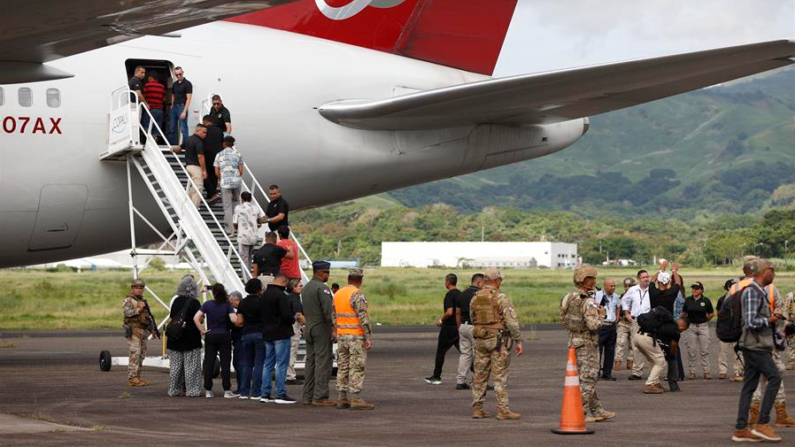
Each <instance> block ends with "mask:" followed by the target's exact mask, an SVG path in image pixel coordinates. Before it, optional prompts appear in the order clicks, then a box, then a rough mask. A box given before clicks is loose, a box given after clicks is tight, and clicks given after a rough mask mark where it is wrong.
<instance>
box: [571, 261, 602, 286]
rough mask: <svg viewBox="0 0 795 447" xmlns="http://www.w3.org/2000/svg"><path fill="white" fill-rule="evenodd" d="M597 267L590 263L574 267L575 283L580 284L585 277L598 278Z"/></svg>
mask: <svg viewBox="0 0 795 447" xmlns="http://www.w3.org/2000/svg"><path fill="white" fill-rule="evenodd" d="M596 275H597V273H596V269H595V268H593V266H591V265H590V264H581V265H578V266H577V267H575V268H574V285H577V286H579V285H580V284H582V282H583V281H585V278H588V277H591V278H596Z"/></svg>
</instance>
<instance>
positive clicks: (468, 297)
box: [455, 286, 480, 324]
mask: <svg viewBox="0 0 795 447" xmlns="http://www.w3.org/2000/svg"><path fill="white" fill-rule="evenodd" d="M478 290H480V289H478V288H477V287H475V286H469V287H468V288H467V289H466V290H464V291H463V292H461V295H459V296H458V299H457V300H456V302H455V307H457V308H459V309H461V323H462V324H463V323H469V324H472V317H471V316H470V315H469V303H470V302H471V301H472V298H473V297H474V296H475V294H476V293H478Z"/></svg>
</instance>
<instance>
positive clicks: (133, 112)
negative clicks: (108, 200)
mask: <svg viewBox="0 0 795 447" xmlns="http://www.w3.org/2000/svg"><path fill="white" fill-rule="evenodd" d="M117 93H122V94H127V95H128V96H127V97H128V98H132V96H129V95H130V94H132V93H133V92H132V91H131V90H130V89H129V87H128V86H124V87H120V88H119V89H116V90H114V91H113V92H112V95H115V94H117ZM119 97H121V95H119ZM117 103H118V104H120V102H117ZM130 104H134V105H135V107H134V108H133V107H131V108H130V118H131V119H133V120H134V121H135V122H136V126H135V128H138V129H141V130H143V131H145V135H146V136H147V139H146V143H145V146H144V148H146V146H148V145H151V146H153V147H152V150H151V153H153V154H156V155H154V157H156V158H162V160H163V161H164V162H165V163H166V164H168V159H167V158H166V156H165V155H164V154H163V152H162V150H161V148H160V146H158V145H157V144H156V143H155V142H154V141H155V138H154V137H153V135H152V132H151V131H152V125H153V124H154V126H155V128H156V129H157V132H158V134H159V135H160V136H161V137H162V138H163V141H165V142H166V144H168V143H169V141H168V138H166V136H165V135H164V134H163V130H162V129H161V128H160V126H159V125H157V123H155V122H154V117H153V116H152V114H151V112H150V111H149V107H147V105H146V104H143V103H140V102H139V101H138V97H137V95H136V96H135V97H134V101H130ZM112 106H113V100H112V99H111V107H112ZM139 109H140V110H142V113H146V114H147V115H148V116H149V126H148V128H144V126H143V125H142V124H141V122H140V120H138V110H139ZM131 127H133V126H131ZM168 147H169V148H171V145H170V144H168ZM169 154H170V155H171V156H173V157H174V159H175V160H176V162H177V164H178V166H179V169H180V170H181V171H182V172H183V173H184V174H185V175H186V176H187V179H188V187H189V188H193V189H194V190H195V191H196V192H197V193H198V196H199V199H200V200H201V203H202V204H203V205H204V206H205V207H206V208H207V209H208V210H209V211H210V217H211V218H212V220H213V222H214V223H215V225H216V226H217V227H218V228H221V230H222V231H221V234H222V236H223V238H224V239H226V241H227V242H228V243H229V246H230V248H231V250H232V253H233V254H234V256H236V257H237V259H238V260H239V261H240V265H241V271H242V272H244V273H243V278H244V279H243V281H242V282H241V279H240V277H238V276H237V272H236V271H234V269H232V272H231V273H232V275H231V276H232V277H234V278H236V279H237V281H233V282H234V284H225V286H227V287H231V288H234V289H237V290H238V291H239V292H241V293H243V292H244V287H243V283H244V282H245V281H248V280H249V279H251V272H249V271H248V269H246V268H245V266H246V263H244V262H243V258H242V257H241V256H240V253H239V252H238V250H237V248H235V244H234V243H233V242H232V241H231V239H229V236H228V235H227V234H226V231H225V230H224V227H223V226H222V225H221V223H220V222H218V219H216V217H215V213H213V212H212V208H210V206H209V204H208V203H207V201H206V200H205V199H204V197H203V196H202V194H201V193H200V192H201V190H200V189H199V188H198V186H197V185H196V183H194V182H193V179H192V178H191V176H190V174H189V173H188V170H187V169H186V167H185V165H183V164H182V161H181V160H180V159H179V157H178V156H177V154H175V153H173V152H171V151H169ZM154 168H155V167H154V166H150V170H154ZM172 173H173V172H172ZM180 183H181V182H180ZM161 187H163V186H162V185H161ZM179 201H180V202H181V203H179V204H176V203H174V204H173V205H174V206H173V208H174V211H175V212H178V213H180V212H181V211H182V210H186V209H188V210H191V211H188V212H187V213H188V215H190V217H191V218H192V219H193V220H196V221H198V222H201V224H202V225H205V227H206V222H204V219H202V217H201V214H199V210H198V209H197V208H196V207H195V206H194V205H193V202H192V201H191V200H190V198H189V197H188V194H187V193H184V194H182V195H181V197H180V199H179ZM186 204H190V206H186ZM207 230H208V231H209V228H207ZM210 236H211V238H210V239H211V240H212V242H213V243H214V244H215V245H216V247H218V251H219V252H221V253H222V254H223V250H221V247H220V245H218V242H217V241H216V240H215V238H214V237H213V236H212V233H210ZM205 261H207V262H208V265H209V266H210V268H211V269H212V266H213V264H216V263H215V262H212V263H211V262H209V259H206V258H205ZM225 264H226V265H225V267H224V269H223V271H222V272H219V273H222V274H221V275H217V274H216V272H213V276H216V280H217V281H218V280H219V279H223V281H224V282H227V283H228V281H226V279H225V277H226V274H227V273H228V271H229V268H230V267H232V264H231V263H230V262H229V259H228V258H227V259H226V262H225Z"/></svg>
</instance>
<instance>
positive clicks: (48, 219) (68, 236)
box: [28, 185, 88, 251]
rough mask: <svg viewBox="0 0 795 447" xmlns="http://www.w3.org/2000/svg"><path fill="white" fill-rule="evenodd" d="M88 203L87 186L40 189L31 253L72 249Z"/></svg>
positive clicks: (55, 186) (52, 186)
mask: <svg viewBox="0 0 795 447" xmlns="http://www.w3.org/2000/svg"><path fill="white" fill-rule="evenodd" d="M87 200H88V187H87V186H86V185H45V186H44V187H43V188H41V195H40V197H39V210H38V213H37V214H36V224H35V225H34V226H33V234H32V235H31V236H30V242H29V243H28V250H29V251H36V250H54V249H58V248H68V247H71V246H72V243H73V242H74V240H75V238H76V237H77V233H78V231H79V230H80V224H81V223H82V222H83V213H84V212H85V210H86V202H87Z"/></svg>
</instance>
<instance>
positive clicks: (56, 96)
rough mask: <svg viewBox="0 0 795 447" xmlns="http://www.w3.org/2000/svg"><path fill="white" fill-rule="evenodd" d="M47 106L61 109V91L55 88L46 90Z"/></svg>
mask: <svg viewBox="0 0 795 447" xmlns="http://www.w3.org/2000/svg"><path fill="white" fill-rule="evenodd" d="M47 105H48V106H50V107H61V91H60V90H58V89H57V88H48V89H47Z"/></svg>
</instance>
